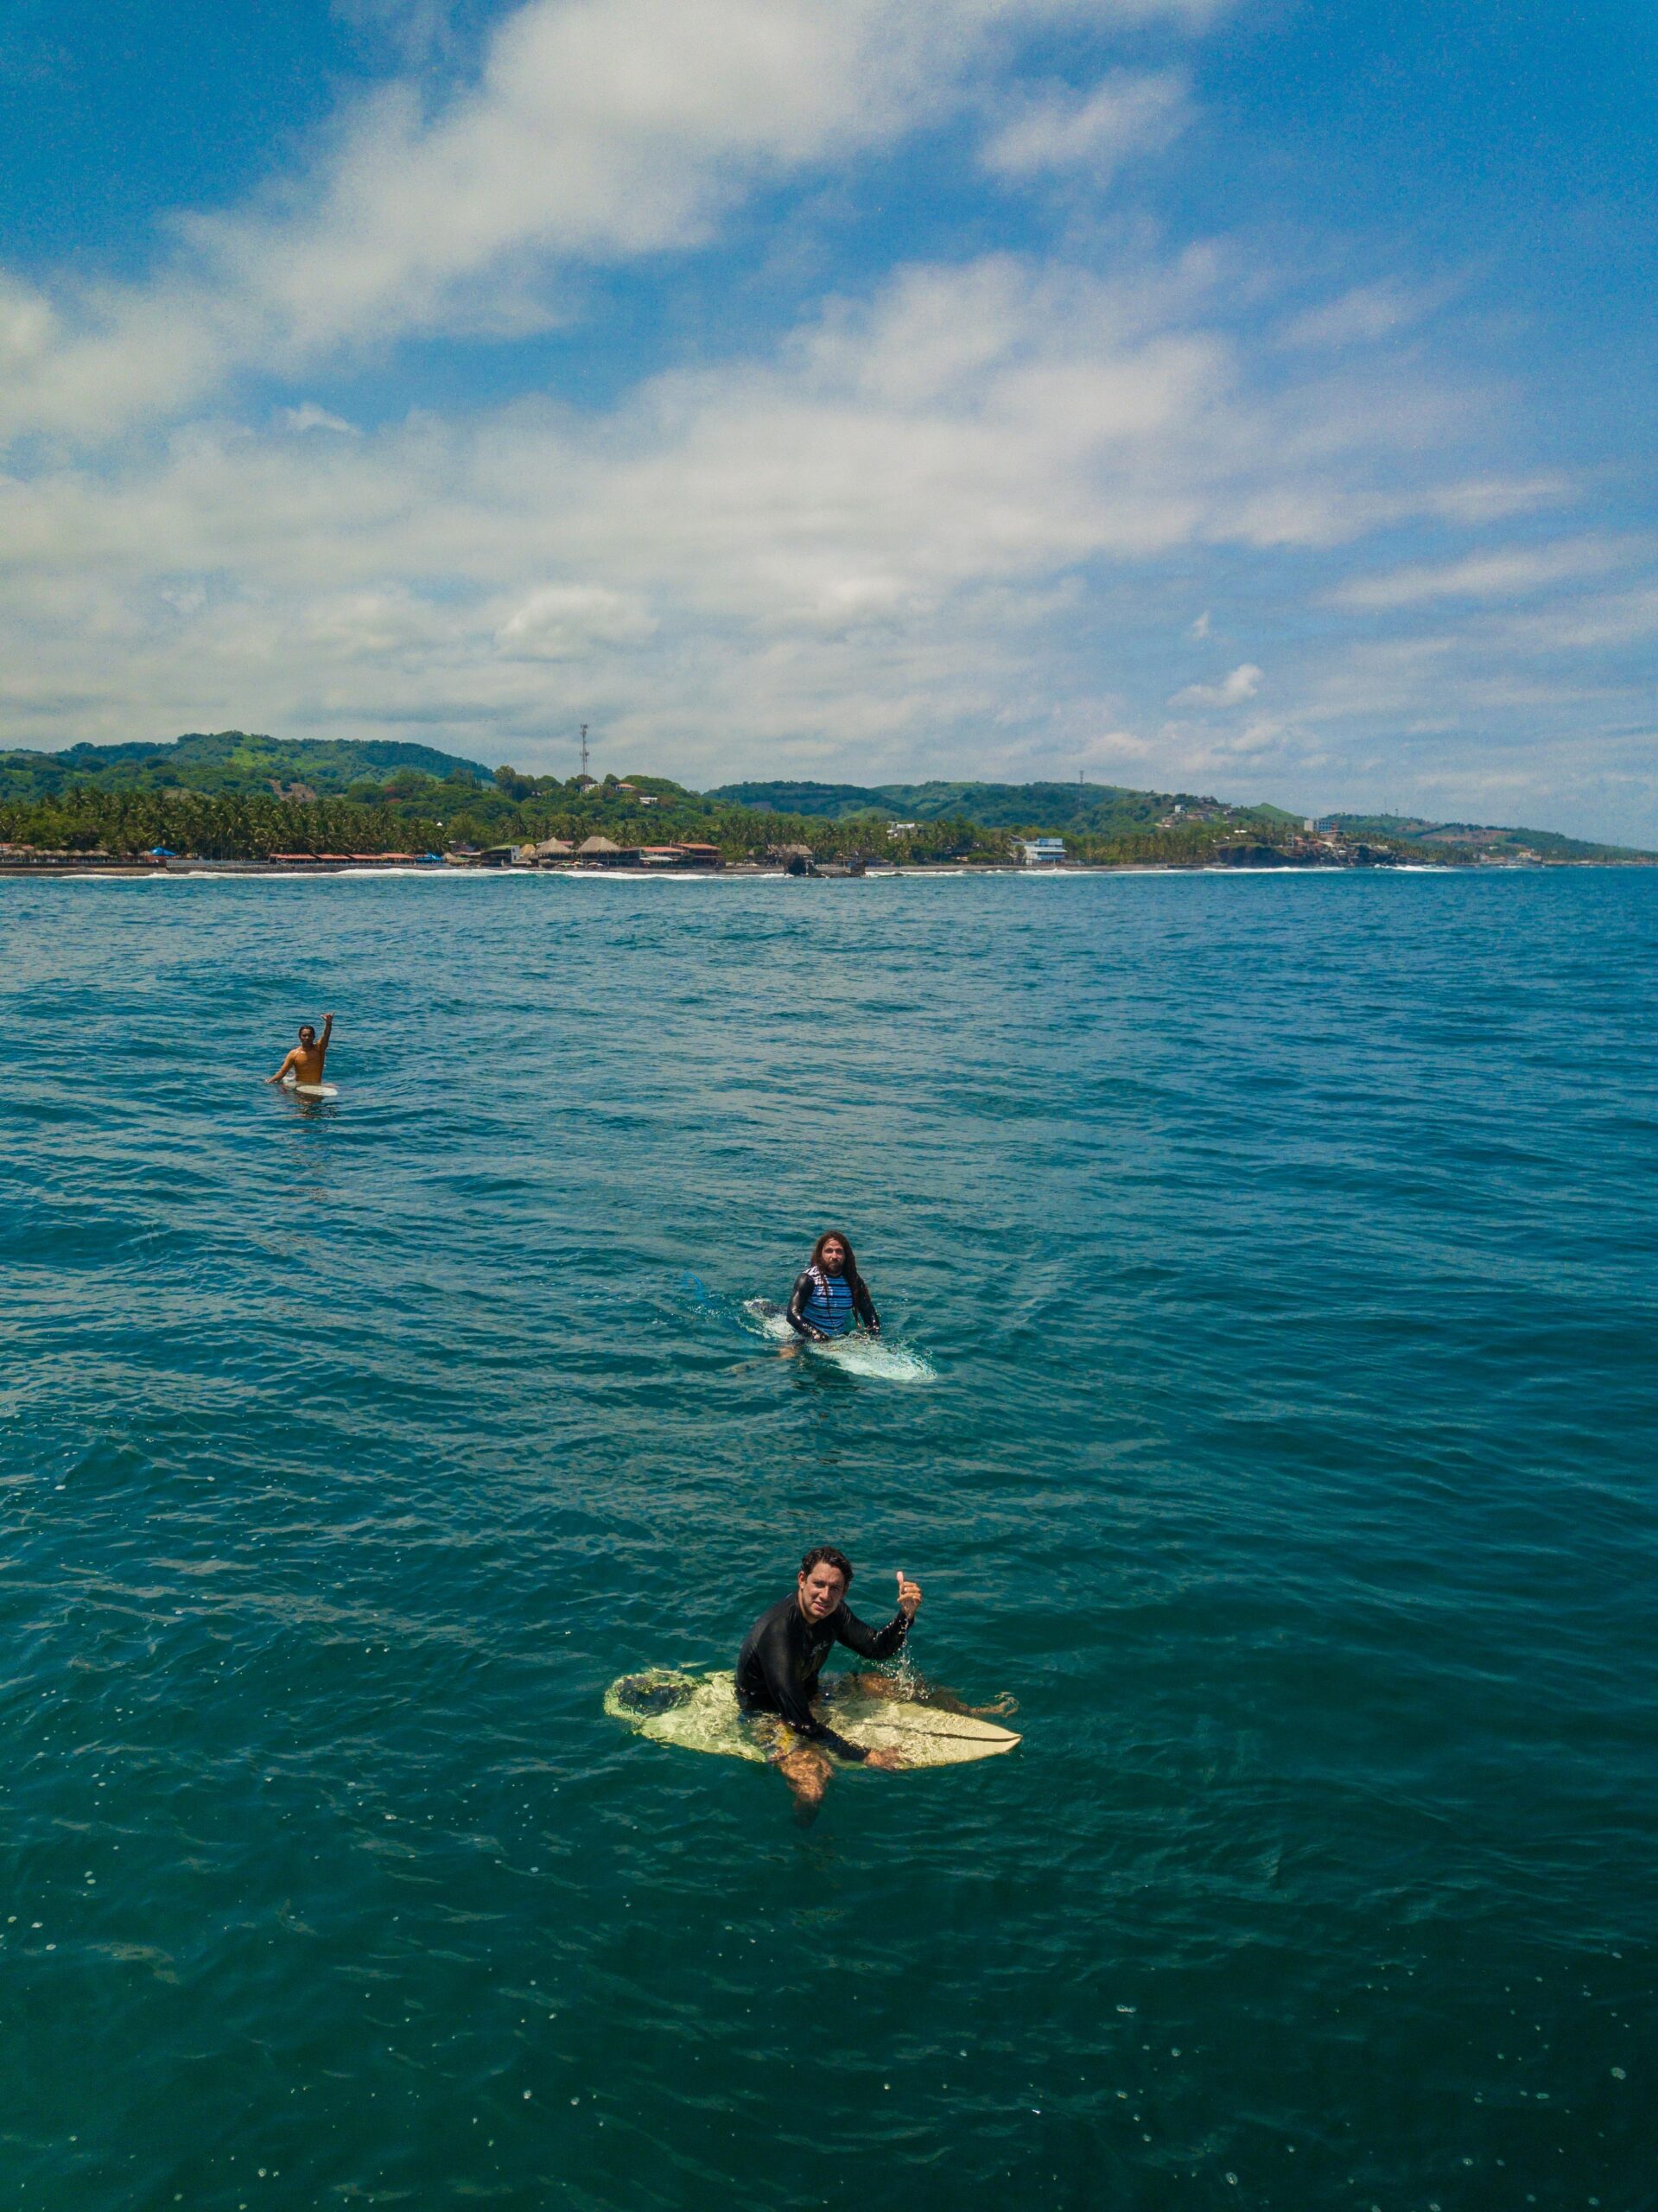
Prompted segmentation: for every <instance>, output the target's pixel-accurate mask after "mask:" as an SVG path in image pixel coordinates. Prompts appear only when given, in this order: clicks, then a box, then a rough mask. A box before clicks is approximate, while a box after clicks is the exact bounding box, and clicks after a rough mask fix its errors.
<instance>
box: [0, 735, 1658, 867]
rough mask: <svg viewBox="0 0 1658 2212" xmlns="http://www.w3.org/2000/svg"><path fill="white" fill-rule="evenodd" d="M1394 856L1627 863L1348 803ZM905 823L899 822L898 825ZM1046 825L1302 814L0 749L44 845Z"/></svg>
mask: <svg viewBox="0 0 1658 2212" xmlns="http://www.w3.org/2000/svg"><path fill="white" fill-rule="evenodd" d="M1341 821H1342V828H1343V829H1344V831H1345V832H1346V833H1347V834H1348V835H1349V836H1350V837H1356V838H1360V839H1363V840H1365V841H1368V842H1373V843H1376V844H1379V845H1381V846H1382V847H1385V848H1388V849H1391V850H1393V851H1394V853H1395V854H1396V855H1399V856H1401V857H1403V856H1406V855H1409V856H1412V857H1416V858H1421V859H1432V858H1436V857H1438V858H1442V859H1446V860H1457V861H1471V860H1477V859H1478V858H1480V857H1481V856H1482V855H1484V856H1489V857H1490V858H1492V859H1504V858H1509V857H1521V858H1524V857H1534V858H1539V859H1544V860H1575V861H1588V860H1639V859H1650V858H1652V857H1654V856H1653V855H1645V854H1637V853H1634V852H1630V851H1628V850H1625V849H1622V848H1620V847H1617V846H1615V845H1596V844H1589V843H1585V842H1583V841H1581V840H1579V839H1574V838H1571V837H1562V836H1558V835H1555V834H1554V833H1553V832H1550V831H1547V830H1537V829H1493V828H1489V827H1485V826H1482V825H1480V824H1477V823H1434V822H1429V821H1426V820H1423V819H1417V818H1404V817H1369V816H1350V817H1349V816H1344V817H1342V818H1341ZM899 824H909V825H912V826H911V827H906V828H903V829H899V828H898V826H897V825H899ZM1044 830H1046V831H1051V832H1057V833H1058V834H1059V835H1060V836H1064V838H1065V839H1066V841H1067V844H1068V846H1069V849H1070V854H1071V856H1072V857H1073V858H1074V859H1077V860H1083V861H1102V862H1112V861H1119V862H1120V861H1141V862H1144V861H1174V862H1179V861H1186V862H1192V861H1202V860H1204V858H1205V857H1207V856H1208V855H1210V854H1211V853H1213V852H1214V851H1216V850H1217V849H1218V848H1221V847H1223V846H1226V845H1227V844H1228V843H1229V842H1230V844H1231V845H1233V846H1236V845H1237V844H1238V842H1239V841H1240V839H1245V840H1252V841H1255V842H1256V843H1258V844H1261V845H1266V846H1270V845H1274V844H1276V845H1280V846H1282V845H1286V844H1293V843H1294V842H1295V840H1296V839H1297V838H1298V836H1299V832H1300V822H1299V817H1295V816H1293V815H1290V814H1286V812H1285V811H1284V810H1282V809H1281V808H1280V807H1275V806H1266V805H1260V806H1235V805H1229V804H1225V803H1223V801H1221V800H1219V799H1217V798H1210V797H1206V796H1204V795H1202V794H1200V793H1197V792H1190V791H1188V792H1172V791H1134V790H1132V789H1130V788H1128V786H1125V785H1115V784H1061V783H1033V784H988V783H971V782H961V783H945V782H931V783H921V784H873V785H861V784H831V783H813V782H809V781H806V782H803V781H791V782H782V781H779V782H772V783H739V784H725V785H720V786H719V787H718V788H716V789H715V790H714V791H692V790H690V789H689V788H688V787H687V786H685V785H682V784H677V783H675V782H673V781H672V780H671V779H670V778H668V777H666V776H649V775H633V776H628V777H617V776H613V775H610V776H606V777H604V778H602V779H598V780H594V779H592V778H581V777H575V776H571V777H559V776H543V775H530V774H526V773H521V772H519V771H518V769H516V768H512V767H510V766H503V767H499V768H496V769H494V770H493V771H491V770H490V769H487V768H486V767H484V766H481V765H480V763H479V762H477V761H475V760H465V759H463V758H462V757H461V756H460V755H459V754H456V753H443V752H441V751H439V750H437V749H436V748H435V747H432V746H427V745H416V744H405V743H402V742H398V741H392V740H387V741H384V742H374V741H371V742H366V743H363V742H356V741H346V740H340V741H331V740H327V739H298V740H280V739H276V738H271V737H265V736H257V735H252V734H249V733H247V732H246V731H243V730H220V731H218V732H216V733H213V734H206V733H197V734H193V735H191V736H188V737H181V738H180V739H178V740H177V741H176V742H175V743H173V744H170V745H152V744H131V745H77V746H74V747H71V748H70V749H69V750H68V751H67V752H64V753H22V752H13V753H0V840H10V841H12V842H16V843H19V844H26V845H32V846H34V847H35V848H37V849H41V850H42V851H68V852H92V851H98V850H102V851H105V852H108V853H111V854H133V853H144V852H149V851H152V850H155V849H162V850H166V851H171V852H179V853H195V854H199V855H202V856H204V857H213V858H226V859H229V858H253V857H257V856H258V855H264V854H268V853H271V852H302V853H320V852H350V853H375V852H404V851H420V852H425V851H441V849H444V848H445V847H446V846H449V845H454V844H474V845H489V844H507V843H518V842H523V841H524V840H526V839H541V838H547V837H562V838H569V839H570V840H571V841H573V842H579V841H580V840H581V839H582V838H584V837H588V836H594V835H599V836H606V837H609V838H611V839H612V840H613V842H615V843H616V844H618V845H621V846H637V845H642V844H666V843H670V842H685V841H696V842H705V843H708V844H712V845H717V846H718V847H719V848H720V849H721V852H722V853H723V854H724V855H726V857H727V859H730V860H740V859H764V858H765V856H766V855H768V854H773V855H774V854H775V853H776V852H777V851H778V849H779V848H781V847H786V846H797V847H803V848H805V849H809V850H810V852H811V853H813V854H814V855H816V856H818V857H820V858H824V859H829V858H842V857H849V856H851V855H865V856H867V857H871V858H881V859H891V860H896V861H919V860H937V859H964V858H973V859H980V860H1002V859H1006V858H1007V854H1008V849H1009V848H1008V840H1009V835H1010V833H1012V832H1015V831H1026V832H1032V831H1038V832H1039V831H1044Z"/></svg>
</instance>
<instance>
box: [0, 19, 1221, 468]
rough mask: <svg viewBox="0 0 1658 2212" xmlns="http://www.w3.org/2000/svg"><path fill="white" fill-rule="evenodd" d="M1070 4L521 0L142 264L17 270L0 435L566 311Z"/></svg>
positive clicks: (933, 97)
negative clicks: (272, 179)
mask: <svg viewBox="0 0 1658 2212" xmlns="http://www.w3.org/2000/svg"><path fill="white" fill-rule="evenodd" d="M1159 4H1160V6H1161V8H1162V10H1163V11H1164V12H1171V13H1173V14H1175V15H1177V16H1184V15H1189V14H1191V10H1190V9H1189V8H1188V7H1187V6H1186V5H1185V0H1118V4H1117V5H1115V6H1111V5H1108V6H1106V7H1104V8H1103V9H1100V10H1090V11H1089V12H1090V13H1094V14H1096V16H1103V17H1104V18H1105V19H1106V20H1107V21H1109V20H1110V19H1111V18H1112V17H1113V16H1116V17H1120V18H1124V19H1128V20H1133V19H1135V18H1137V17H1140V16H1144V15H1147V14H1150V13H1153V12H1157V11H1158V10H1159ZM1075 12H1077V10H1076V7H1075V0H697V5H696V7H694V8H688V7H686V6H685V5H683V0H530V4H529V5H527V6H525V7H523V8H521V9H520V10H518V12H517V13H516V14H514V15H512V16H508V17H507V18H506V19H505V21H504V22H502V23H501V24H500V25H499V28H498V29H496V31H495V33H494V35H493V36H492V38H491V39H490V41H488V44H487V46H486V50H485V53H484V56H483V60H482V65H481V67H480V72H479V74H478V77H477V79H476V81H475V82H473V83H471V84H468V85H467V86H465V87H464V88H463V89H461V90H460V91H458V92H454V93H452V94H451V96H450V97H449V98H448V99H444V100H440V101H437V102H436V103H435V102H434V100H433V98H432V96H431V95H430V93H429V92H428V91H427V89H426V88H425V86H424V85H423V83H422V80H420V79H416V78H414V77H410V78H406V79H398V80H395V81H393V82H391V83H389V84H386V85H384V86H381V87H379V88H378V90H376V91H375V92H372V94H371V95H368V96H366V97H365V98H363V99H360V100H359V101H358V102H357V103H356V104H355V105H353V106H352V107H350V108H349V109H347V110H346V111H344V112H343V113H342V114H341V115H340V117H339V118H337V120H336V121H335V123H334V126H333V128H332V129H331V130H329V131H328V132H327V133H326V134H325V135H324V136H323V137H321V140H320V141H319V142H318V143H317V145H316V147H315V148H314V152H313V156H312V158H311V160H310V162H309V163H308V166H307V167H306V168H303V169H302V171H301V172H299V173H298V174H296V175H293V176H291V177H289V178H286V179H283V180H282V181H280V182H278V183H275V184H273V185H272V187H271V188H270V190H269V191H268V192H267V193H265V194H264V195H263V196H262V197H261V198H260V199H259V200H257V202H256V203H255V204H253V205H251V206H250V207H244V208H240V209H237V210H233V211H231V212H229V213H212V214H194V215H184V216H180V217H178V218H177V219H175V223H174V226H173V229H174V233H175V238H176V251H175V254H174V257H173V258H172V259H171V261H170V262H169V263H168V264H167V265H166V266H164V267H163V268H162V270H161V271H160V272H159V274H158V275H157V277H156V278H154V279H153V280H152V281H150V282H149V283H146V284H144V285H140V286H125V287H123V286H113V285H104V286H101V287H98V288H95V289H85V290H80V291H76V290H75V289H73V287H70V286H67V285H66V286H65V287H63V288H61V297H60V299H59V300H58V301H57V302H55V303H54V302H48V300H46V299H45V298H44V297H43V296H37V295H35V294H33V293H30V292H28V291H27V290H25V289H22V288H20V287H17V286H16V285H15V284H14V285H10V286H9V288H8V289H7V291H6V292H5V293H3V294H0V342H5V343H7V344H8V345H9V346H10V365H11V369H12V374H11V375H10V378H9V380H8V383H7V385H6V387H5V389H4V391H3V393H0V439H3V438H4V437H6V436H8V435H12V436H15V435H18V434H20V433H24V432H28V431H31V430H44V431H46V432H48V433H60V432H67V433H70V434H73V435H82V436H88V435H98V434H107V433H109V432H110V431H111V430H113V429H117V428H118V427H119V426H121V425H123V424H124V423H130V422H134V421H139V420H143V419H144V418H146V417H149V416H158V415H164V414H166V413H167V412H168V411H169V410H179V409H184V408H188V407H190V406H192V405H194V404H197V403H199V402H200V401H202V400H204V399H206V397H208V396H209V395H211V394H213V392H214V391H217V390H218V389H219V387H220V386H221V385H223V384H224V382H225V381H226V379H227V378H230V377H232V375H234V374H235V373H236V372H238V371H239V370H241V369H243V368H245V367H257V368H258V369H259V370H260V371H261V372H270V371H272V370H275V371H276V372H279V373H283V374H295V373H298V372H301V371H302V369H303V368H304V367H305V365H307V364H310V363H314V362H317V361H319V360H322V359H328V358H329V357H331V356H334V355H337V354H339V353H341V352H342V351H346V352H351V351H360V350H361V349H363V348H365V347H373V346H385V345H387V344H390V343H391V342H392V341H394V340H398V339H401V338H404V337H407V336H409V335H410V334H430V333H433V332H437V331H444V332H466V333H471V334H487V335H495V336H502V335H521V334H524V333H527V332H530V331H533V330H536V329H540V328H544V327H549V326H550V325H552V324H554V323H555V322H556V321H558V320H559V319H560V318H561V317H562V316H563V315H567V314H568V313H569V302H568V298H567V296H566V293H565V291H564V290H563V289H562V274H563V273H564V272H568V271H569V270H573V269H575V268H579V267H581V266H586V265H591V264H606V263H612V262H615V261H619V260H626V259H629V258H636V257H641V256H647V255H657V254H660V253H663V252H664V251H670V250H673V249H683V248H686V247H689V246H693V245H699V244H702V243H704V242H705V241H707V240H708V238H709V237H710V236H711V235H712V232H713V230H714V226H715V224H716V222H717V220H718V219H719V218H720V217H721V215H722V214H723V213H725V212H726V211H727V210H728V209H729V208H730V207H733V206H734V205H735V204H736V203H737V202H738V201H740V199H741V198H742V197H743V195H744V194H746V193H748V192H751V191H753V189H755V188H757V187H759V186H761V185H764V184H766V183H768V182H772V181H776V180H778V179H780V178H782V177H785V176H786V175H790V174H791V173H793V172H795V171H797V170H799V169H801V168H804V167H806V166H807V165H810V164H811V163H813V162H822V161H823V160H824V159H825V158H827V157H829V156H833V157H834V158H835V160H836V161H837V162H846V161H847V160H848V159H850V158H851V157H852V156H854V155H856V154H857V153H858V152H860V151H861V150H864V149H869V148H872V147H876V146H880V145H885V144H888V143H892V142H893V141H894V140H896V139H897V138H899V137H902V136H903V135H904V134H905V132H906V131H908V130H912V128H914V127H915V126H916V125H918V124H920V123H922V122H924V121H927V120H930V119H934V120H936V119H938V118H942V117H943V116H945V115H947V114H949V113H950V111H952V110H953V108H955V107H956V106H957V105H959V104H960V103H961V102H962V100H963V99H965V98H966V97H967V93H968V90H969V84H970V80H971V78H972V74H973V72H974V70H975V67H978V66H979V64H980V63H981V61H982V60H983V59H984V57H985V55H986V54H987V52H988V44H987V41H991V40H993V39H994V37H996V36H997V35H1001V34H1002V33H1003V32H1005V31H1006V29H1007V28H1008V27H1009V25H1010V24H1012V23H1015V22H1024V23H1025V24H1026V25H1027V26H1028V25H1029V24H1031V23H1033V22H1040V21H1041V20H1042V19H1043V18H1044V17H1054V18H1058V19H1064V18H1065V17H1067V16H1070V15H1072V14H1073V13H1075ZM1135 97H1136V96H1135V95H1134V94H1133V93H1132V92H1127V93H1125V94H1124V95H1123V99H1124V100H1125V101H1126V102H1127V105H1128V110H1129V111H1133V110H1134V99H1135ZM1143 98H1144V99H1149V100H1151V101H1152V103H1153V105H1155V99H1156V96H1155V95H1154V94H1150V93H1147V94H1145V95H1143ZM1106 117H1107V110H1106V109H1104V108H1102V110H1101V111H1100V118H1101V119H1100V122H1099V128H1100V129H1101V130H1102V131H1104V132H1106V134H1107V135H1108V136H1109V124H1108V122H1107V120H1106ZM1079 127H1080V126H1079Z"/></svg>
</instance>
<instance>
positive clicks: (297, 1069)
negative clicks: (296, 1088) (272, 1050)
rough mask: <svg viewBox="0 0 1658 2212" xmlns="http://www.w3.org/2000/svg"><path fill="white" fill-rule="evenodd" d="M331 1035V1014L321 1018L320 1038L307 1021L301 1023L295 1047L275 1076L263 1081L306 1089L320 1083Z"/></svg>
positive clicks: (332, 1022)
mask: <svg viewBox="0 0 1658 2212" xmlns="http://www.w3.org/2000/svg"><path fill="white" fill-rule="evenodd" d="M333 1034H334V1016H333V1014H324V1015H323V1017H322V1034H321V1037H319V1036H318V1035H317V1033H316V1032H315V1030H314V1029H313V1028H312V1027H311V1025H310V1023H309V1022H305V1023H303V1024H302V1027H301V1029H300V1033H299V1042H298V1044H297V1045H295V1047H294V1049H293V1051H292V1052H290V1053H289V1055H288V1058H286V1059H285V1060H284V1061H283V1064H282V1065H281V1066H280V1067H279V1068H278V1069H277V1071H276V1074H275V1075H271V1076H267V1077H265V1081H266V1082H267V1083H292V1084H296V1085H297V1084H304V1085H305V1086H307V1087H310V1086H311V1085H314V1084H319V1083H321V1080H322V1063H323V1062H324V1061H325V1060H326V1059H327V1057H328V1039H329V1038H330V1037H332V1036H333Z"/></svg>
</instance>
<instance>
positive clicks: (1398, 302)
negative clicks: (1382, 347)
mask: <svg viewBox="0 0 1658 2212" xmlns="http://www.w3.org/2000/svg"><path fill="white" fill-rule="evenodd" d="M1444 298H1445V295H1444V293H1443V292H1442V291H1441V292H1430V291H1425V290H1420V289H1411V288H1409V287H1407V286H1406V285H1403V284H1400V283H1394V282H1393V281H1392V280H1390V279H1384V280H1383V281H1382V283H1377V284H1357V285H1355V286H1354V287H1353V289H1351V290H1350V291H1348V292H1344V293H1343V294H1342V296H1341V297H1340V298H1339V299H1335V300H1324V301H1320V302H1319V303H1318V305H1317V306H1316V307H1312V308H1306V309H1305V310H1304V311H1303V312H1302V313H1301V314H1300V315H1295V316H1293V318H1292V319H1291V320H1290V321H1289V322H1287V323H1286V325H1285V327H1284V330H1283V334H1282V335H1283V341H1284V343H1285V344H1286V345H1288V346H1371V345H1375V344H1376V343H1377V342H1378V341H1379V340H1382V339H1385V338H1391V337H1392V336H1393V335H1394V334H1395V333H1396V332H1398V331H1401V330H1405V329H1407V328H1408V327H1410V326H1411V324H1413V323H1415V322H1419V321H1421V320H1422V318H1423V317H1424V316H1425V315H1429V314H1431V313H1432V310H1433V309H1434V308H1437V307H1439V306H1440V305H1442V304H1443V302H1444Z"/></svg>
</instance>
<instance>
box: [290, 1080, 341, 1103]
mask: <svg viewBox="0 0 1658 2212" xmlns="http://www.w3.org/2000/svg"><path fill="white" fill-rule="evenodd" d="M283 1088H284V1089H285V1090H291V1091H292V1092H293V1094H294V1096H295V1098H338V1097H339V1096H340V1093H339V1091H338V1090H336V1089H335V1087H334V1084H331V1083H295V1080H294V1078H293V1077H292V1076H291V1075H285V1076H284V1077H283Z"/></svg>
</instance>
